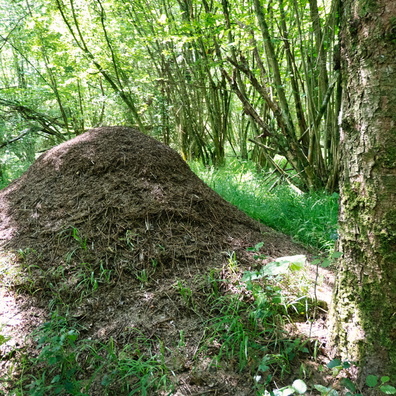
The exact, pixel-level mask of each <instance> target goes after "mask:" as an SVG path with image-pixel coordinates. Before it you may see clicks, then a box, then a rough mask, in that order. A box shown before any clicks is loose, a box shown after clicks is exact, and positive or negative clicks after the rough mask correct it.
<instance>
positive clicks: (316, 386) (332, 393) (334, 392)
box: [314, 385, 338, 396]
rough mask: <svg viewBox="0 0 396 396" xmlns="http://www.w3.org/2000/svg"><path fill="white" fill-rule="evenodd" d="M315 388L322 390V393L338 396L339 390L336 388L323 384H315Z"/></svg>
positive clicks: (328, 395) (327, 395)
mask: <svg viewBox="0 0 396 396" xmlns="http://www.w3.org/2000/svg"><path fill="white" fill-rule="evenodd" d="M314 388H315V389H316V390H317V391H319V392H320V394H321V395H326V396H338V392H337V391H336V390H335V389H331V388H326V387H325V386H323V385H314Z"/></svg>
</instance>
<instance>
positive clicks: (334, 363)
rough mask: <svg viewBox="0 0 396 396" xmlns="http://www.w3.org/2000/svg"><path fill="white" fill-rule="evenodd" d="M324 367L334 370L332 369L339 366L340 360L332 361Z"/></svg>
mask: <svg viewBox="0 0 396 396" xmlns="http://www.w3.org/2000/svg"><path fill="white" fill-rule="evenodd" d="M326 366H327V367H328V368H330V369H331V368H334V367H338V366H341V360H340V359H333V360H331V361H330V362H329V363H327V364H326Z"/></svg>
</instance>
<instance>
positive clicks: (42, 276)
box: [0, 127, 305, 395]
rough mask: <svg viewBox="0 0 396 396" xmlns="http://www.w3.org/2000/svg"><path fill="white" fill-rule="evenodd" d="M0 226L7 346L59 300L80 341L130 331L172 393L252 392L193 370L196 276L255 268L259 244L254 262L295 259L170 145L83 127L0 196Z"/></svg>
mask: <svg viewBox="0 0 396 396" xmlns="http://www.w3.org/2000/svg"><path fill="white" fill-rule="evenodd" d="M0 220H1V225H0V242H1V245H0V246H1V249H2V251H3V253H2V262H3V264H2V268H3V269H4V270H3V272H2V277H3V284H4V285H7V279H8V280H9V283H10V284H9V287H8V286H7V287H5V288H3V290H2V293H3V296H2V300H3V301H2V303H3V306H4V307H3V309H4V310H8V316H7V317H8V318H9V319H7V320H6V319H4V320H3V324H4V326H5V328H4V329H3V331H2V333H6V334H10V335H11V336H12V337H13V340H14V341H13V342H14V344H12V345H11V346H10V345H8V346H9V348H10V349H9V350H11V349H13V348H14V350H15V345H16V344H17V345H20V344H22V343H23V336H24V335H26V334H27V333H29V332H30V331H31V330H32V329H33V328H35V327H36V326H37V324H38V323H39V322H41V321H43V319H44V318H45V317H47V316H48V315H49V314H50V312H49V311H54V310H55V309H56V308H57V307H58V306H59V305H60V304H67V305H68V310H69V315H71V317H73V318H74V319H75V320H76V321H77V322H78V323H79V325H80V326H81V328H82V329H83V330H81V334H82V335H83V336H84V337H87V338H89V337H90V338H93V339H98V340H103V341H106V340H109V339H110V338H112V339H113V340H114V342H115V343H117V344H118V345H120V346H122V345H127V344H128V343H129V342H130V340H131V338H134V337H136V334H137V332H139V334H141V335H144V337H145V339H146V340H147V339H151V340H153V342H152V345H151V348H153V350H156V349H157V350H158V349H159V348H160V345H162V347H164V346H165V348H167V351H168V353H167V356H168V361H167V364H168V365H169V366H171V367H172V370H173V373H174V374H175V376H176V379H175V382H176V383H177V384H178V391H179V395H182V394H184V395H192V394H218V395H220V394H221V395H248V394H251V392H252V391H251V390H250V389H251V383H252V379H250V378H249V379H247V378H245V377H244V375H243V374H237V373H235V372H234V368H233V367H230V368H227V367H222V368H221V369H217V370H216V371H213V370H212V369H209V368H208V367H207V366H205V362H201V363H200V364H199V365H198V366H197V365H196V364H195V363H193V362H194V361H195V360H196V357H197V353H198V350H199V347H200V342H201V340H202V339H203V336H204V333H205V328H206V326H207V325H208V320H209V319H210V315H211V313H210V307H208V306H207V301H208V300H207V296H208V293H210V291H209V290H208V282H206V281H205V279H206V277H207V275H208V273H209V272H210V271H213V270H217V271H218V272H217V273H216V274H217V275H216V276H218V277H219V278H221V277H222V276H223V277H224V278H226V275H227V274H225V272H224V268H225V267H226V266H227V265H228V264H229V262H230V260H235V259H236V261H237V262H238V265H240V266H242V267H243V268H245V269H249V268H251V267H252V266H254V265H257V260H253V259H252V253H248V252H247V251H246V248H247V247H251V246H254V245H255V244H257V243H258V242H261V241H263V242H264V246H263V248H262V249H261V251H260V254H262V255H265V256H266V259H265V260H264V261H263V260H261V261H260V263H259V264H260V265H262V264H263V263H264V262H266V261H270V260H271V259H272V258H275V257H279V256H287V255H293V254H302V253H305V252H304V251H303V249H302V248H301V247H300V246H298V245H296V244H294V243H292V242H291V240H290V239H289V238H288V237H286V236H284V235H282V234H280V233H277V232H274V231H273V230H271V229H269V228H268V227H265V226H263V225H262V224H259V223H258V222H255V221H253V220H252V219H250V218H249V217H248V216H246V215H245V214H244V213H242V212H241V211H239V210H238V209H237V208H236V207H234V206H232V205H231V204H229V203H227V202H226V201H224V200H223V199H222V198H221V197H220V196H219V195H218V194H217V193H215V192H214V191H213V190H211V189H210V188H209V187H208V186H206V185H205V184H204V183H203V182H202V181H201V180H200V179H199V178H198V177H197V176H196V175H195V174H194V173H193V172H192V171H191V170H190V169H189V167H188V165H187V164H186V163H185V162H184V161H183V160H182V159H181V157H180V156H179V155H178V154H177V153H176V152H175V151H174V150H172V149H171V148H169V147H167V146H165V145H163V144H161V143H160V142H158V141H156V140H155V139H152V138H150V137H148V136H146V135H143V134H141V133H140V132H138V131H136V130H134V129H131V128H127V127H103V128H97V129H93V130H91V131H89V132H87V133H85V134H83V135H81V136H78V137H77V138H75V139H72V140H70V141H68V142H66V143H63V144H61V145H59V146H57V147H54V148H53V149H51V150H49V151H48V152H46V153H45V154H43V155H42V156H41V157H39V158H38V159H37V161H36V162H35V163H34V164H33V165H32V166H31V167H30V168H29V170H28V171H27V172H26V173H25V174H24V175H23V176H22V177H21V178H20V179H18V180H16V181H15V182H14V183H12V184H11V185H10V186H9V187H8V188H6V189H5V190H3V191H1V192H0ZM234 255H235V256H234ZM11 256H13V257H11ZM10 257H11V258H10ZM10 260H11V261H12V265H8V264H7V263H9V262H10ZM227 263H228V264H227ZM10 271H11V272H13V271H16V272H17V271H20V272H21V274H22V275H20V276H19V275H18V276H19V278H18V276H15V273H13V274H10ZM18 279H20V282H19V283H18ZM224 284H226V282H224ZM221 287H224V288H225V289H226V288H227V286H221ZM192 295H193V298H192V297H191V296H192ZM181 334H182V335H183V344H184V347H183V352H182V353H181V352H180V337H181ZM15 340H16V341H15ZM158 340H160V342H159V341H158ZM6 346H7V344H6ZM3 347H4V346H3ZM3 349H4V348H3ZM6 354H7V350H3V356H5V355H6ZM3 360H7V359H3ZM3 366H4V367H5V366H6V364H5V363H4V364H3ZM197 367H200V368H199V370H198V369H197ZM211 370H212V371H211ZM200 392H201V393H200ZM205 392H207V393H205ZM92 394H98V395H99V394H100V391H98V393H92Z"/></svg>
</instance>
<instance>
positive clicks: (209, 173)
mask: <svg viewBox="0 0 396 396" xmlns="http://www.w3.org/2000/svg"><path fill="white" fill-rule="evenodd" d="M190 167H191V169H192V170H193V171H194V172H195V173H196V174H197V175H198V176H199V177H200V178H201V179H202V180H203V181H204V182H205V183H207V184H208V185H209V186H210V187H211V188H213V189H214V190H215V191H216V192H217V193H218V194H220V195H221V196H222V197H223V198H224V199H225V200H227V201H228V202H230V203H232V204H233V205H235V206H237V207H238V208H239V209H241V210H242V211H244V212H245V213H246V214H248V215H249V216H250V217H252V218H253V219H255V220H258V221H260V222H262V223H263V224H266V225H268V226H269V227H272V228H274V229H276V230H278V231H281V232H283V233H285V234H287V235H290V236H292V237H293V238H294V239H295V240H297V241H299V242H302V243H303V244H305V245H309V246H312V247H315V248H317V249H320V250H327V251H331V250H332V249H333V247H334V243H335V240H336V239H337V217H338V194H336V193H334V194H328V193H326V192H320V191H315V192H308V193H303V194H298V193H297V192H295V191H294V190H293V189H292V188H291V187H289V186H288V185H278V186H274V181H273V179H272V180H270V181H269V180H268V178H267V177H266V176H268V175H267V174H265V173H264V172H259V171H257V170H256V169H255V167H254V165H253V164H251V163H248V162H240V161H238V160H233V161H229V162H228V164H227V165H226V166H224V167H222V168H218V169H216V168H213V167H204V166H203V165H201V164H199V163H190Z"/></svg>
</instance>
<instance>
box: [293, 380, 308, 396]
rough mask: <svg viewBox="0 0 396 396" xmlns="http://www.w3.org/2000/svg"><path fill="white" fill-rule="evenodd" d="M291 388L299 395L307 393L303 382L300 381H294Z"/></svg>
mask: <svg viewBox="0 0 396 396" xmlns="http://www.w3.org/2000/svg"><path fill="white" fill-rule="evenodd" d="M292 387H293V388H294V389H295V390H296V392H297V393H298V394H300V395H302V394H304V393H305V392H306V391H307V385H306V384H305V382H304V381H302V380H300V379H296V380H295V381H294V382H293V384H292Z"/></svg>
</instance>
